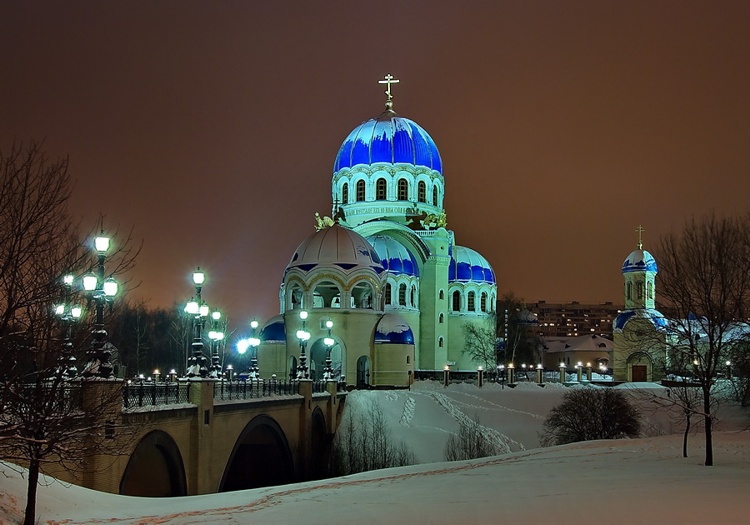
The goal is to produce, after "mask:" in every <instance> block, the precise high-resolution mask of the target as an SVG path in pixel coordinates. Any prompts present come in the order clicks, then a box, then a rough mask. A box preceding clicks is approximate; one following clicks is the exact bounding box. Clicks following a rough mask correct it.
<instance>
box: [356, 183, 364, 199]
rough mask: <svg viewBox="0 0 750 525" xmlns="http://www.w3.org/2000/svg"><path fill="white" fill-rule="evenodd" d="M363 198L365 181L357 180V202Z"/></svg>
mask: <svg viewBox="0 0 750 525" xmlns="http://www.w3.org/2000/svg"><path fill="white" fill-rule="evenodd" d="M364 200H365V181H363V180H358V181H357V202H364Z"/></svg>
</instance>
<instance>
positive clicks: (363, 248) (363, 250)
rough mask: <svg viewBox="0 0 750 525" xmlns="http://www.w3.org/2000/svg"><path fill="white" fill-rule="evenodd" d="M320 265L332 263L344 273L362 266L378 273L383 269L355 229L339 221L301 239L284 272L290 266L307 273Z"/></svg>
mask: <svg viewBox="0 0 750 525" xmlns="http://www.w3.org/2000/svg"><path fill="white" fill-rule="evenodd" d="M321 265H325V266H328V267H330V266H334V267H337V268H339V269H341V270H344V271H346V272H350V271H354V270H357V269H361V268H370V269H372V270H374V271H375V272H376V273H377V274H381V273H383V272H384V271H385V268H383V264H382V263H381V262H380V257H378V254H377V253H376V252H375V249H374V248H373V247H372V246H371V245H370V243H369V242H367V240H366V239H365V238H364V237H362V236H361V235H360V234H358V233H357V232H355V231H354V230H350V229H348V228H344V227H342V226H340V225H339V224H334V225H333V226H331V227H330V228H323V229H322V230H319V231H317V232H315V233H313V234H312V235H310V236H309V237H308V238H307V239H305V240H304V241H302V244H300V245H299V247H298V248H297V250H295V252H294V255H292V260H291V261H289V264H288V265H287V267H286V271H285V273H286V272H288V271H289V270H291V269H292V268H298V269H300V270H302V271H303V272H310V271H312V270H314V269H315V268H318V267H319V266H321Z"/></svg>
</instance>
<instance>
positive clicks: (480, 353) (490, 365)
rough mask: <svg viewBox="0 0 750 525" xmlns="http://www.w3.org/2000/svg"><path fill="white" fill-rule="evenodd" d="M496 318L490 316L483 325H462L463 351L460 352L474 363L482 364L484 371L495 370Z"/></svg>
mask: <svg viewBox="0 0 750 525" xmlns="http://www.w3.org/2000/svg"><path fill="white" fill-rule="evenodd" d="M495 324H496V317H495V316H494V315H492V316H491V317H490V318H488V319H487V320H486V322H484V323H481V324H479V323H476V322H474V323H464V324H463V331H464V341H465V344H464V349H463V350H462V352H463V353H464V354H466V355H468V356H470V357H471V360H472V361H474V362H476V363H482V365H483V366H484V367H485V370H495V365H496V363H497V361H496V360H497V357H496V351H497V350H496V349H497V332H496V328H495Z"/></svg>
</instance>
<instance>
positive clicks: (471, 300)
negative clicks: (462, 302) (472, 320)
mask: <svg viewBox="0 0 750 525" xmlns="http://www.w3.org/2000/svg"><path fill="white" fill-rule="evenodd" d="M475 295H476V294H475V293H474V292H469V297H468V299H469V300H468V305H467V306H466V309H467V310H469V311H470V312H473V311H474V309H475V306H476V305H475V304H474V296H475Z"/></svg>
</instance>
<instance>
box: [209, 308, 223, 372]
mask: <svg viewBox="0 0 750 525" xmlns="http://www.w3.org/2000/svg"><path fill="white" fill-rule="evenodd" d="M211 319H213V324H212V325H211V331H209V332H208V338H209V339H210V340H211V372H210V373H209V377H210V378H211V379H219V378H220V377H221V364H220V363H219V341H221V340H222V339H224V332H222V331H221V330H219V329H218V328H219V319H221V312H219V311H218V310H214V311H213V312H211Z"/></svg>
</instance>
